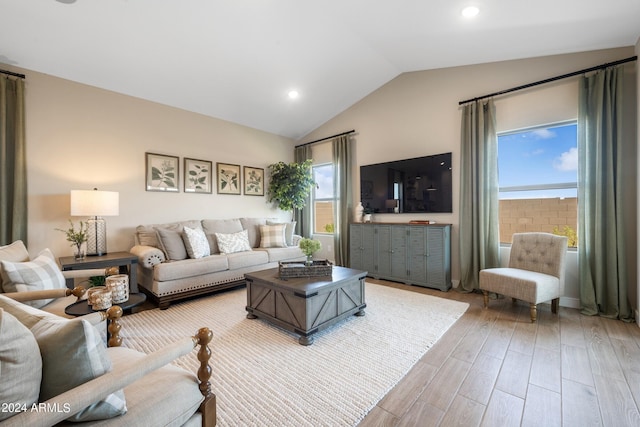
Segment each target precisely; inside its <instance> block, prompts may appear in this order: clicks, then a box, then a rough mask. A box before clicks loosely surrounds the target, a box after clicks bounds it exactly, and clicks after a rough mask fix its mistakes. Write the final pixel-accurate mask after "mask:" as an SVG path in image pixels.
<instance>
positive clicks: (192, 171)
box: [184, 157, 213, 194]
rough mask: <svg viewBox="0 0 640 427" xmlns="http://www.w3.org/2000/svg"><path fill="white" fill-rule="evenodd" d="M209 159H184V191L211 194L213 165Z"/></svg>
mask: <svg viewBox="0 0 640 427" xmlns="http://www.w3.org/2000/svg"><path fill="white" fill-rule="evenodd" d="M212 165H213V163H211V162H210V161H207V160H197V159H188V158H186V157H185V159H184V192H185V193H209V194H211V167H212Z"/></svg>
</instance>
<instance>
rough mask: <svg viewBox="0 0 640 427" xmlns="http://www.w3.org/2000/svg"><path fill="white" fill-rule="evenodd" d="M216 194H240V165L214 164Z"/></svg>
mask: <svg viewBox="0 0 640 427" xmlns="http://www.w3.org/2000/svg"><path fill="white" fill-rule="evenodd" d="M216 175H217V177H218V194H240V179H241V178H240V165H230V164H228V163H216Z"/></svg>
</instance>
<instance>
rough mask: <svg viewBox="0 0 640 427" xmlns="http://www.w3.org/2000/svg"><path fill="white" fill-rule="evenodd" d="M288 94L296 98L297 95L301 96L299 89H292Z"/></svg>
mask: <svg viewBox="0 0 640 427" xmlns="http://www.w3.org/2000/svg"><path fill="white" fill-rule="evenodd" d="M288 95H289V98H291V99H296V98H297V97H299V96H300V94H299V93H298V91H297V90H290V91H289V94H288Z"/></svg>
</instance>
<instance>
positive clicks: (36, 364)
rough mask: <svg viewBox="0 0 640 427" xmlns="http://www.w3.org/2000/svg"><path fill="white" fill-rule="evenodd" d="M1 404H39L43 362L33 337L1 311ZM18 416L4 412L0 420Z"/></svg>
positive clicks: (19, 405) (28, 405)
mask: <svg viewBox="0 0 640 427" xmlns="http://www.w3.org/2000/svg"><path fill="white" fill-rule="evenodd" d="M0 377H2V381H0V402H2V403H9V404H11V405H13V407H14V408H16V410H17V411H19V410H20V408H23V407H26V408H30V407H31V405H32V404H33V403H35V402H37V401H38V392H39V391H40V381H41V380H42V359H41V358H40V349H39V348H38V343H37V342H36V340H35V338H34V337H33V334H32V333H31V332H30V331H29V329H27V327H26V326H24V325H23V324H22V323H20V322H19V321H18V319H16V318H15V317H13V316H12V315H11V314H9V313H7V312H6V311H4V310H3V309H2V308H0ZM12 415H14V413H13V411H11V407H9V408H1V409H0V421H2V420H5V419H7V418H9V417H11V416H12Z"/></svg>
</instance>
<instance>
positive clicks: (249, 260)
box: [227, 250, 269, 270]
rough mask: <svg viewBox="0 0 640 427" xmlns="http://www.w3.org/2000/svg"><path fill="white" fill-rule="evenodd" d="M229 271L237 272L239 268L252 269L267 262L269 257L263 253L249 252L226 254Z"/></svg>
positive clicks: (258, 251) (257, 251)
mask: <svg viewBox="0 0 640 427" xmlns="http://www.w3.org/2000/svg"><path fill="white" fill-rule="evenodd" d="M227 258H228V260H229V270H237V269H239V268H246V267H253V266H256V265H260V264H267V263H268V262H269V255H268V254H267V253H266V252H265V251H260V250H255V251H253V250H250V251H245V252H236V253H232V254H228V255H227Z"/></svg>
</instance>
